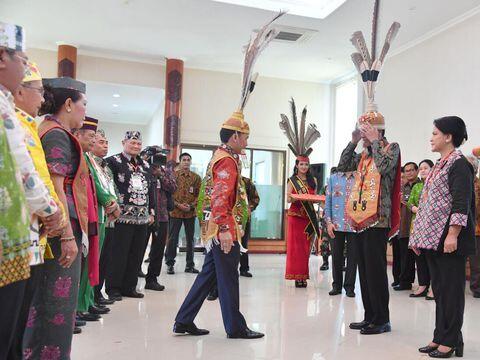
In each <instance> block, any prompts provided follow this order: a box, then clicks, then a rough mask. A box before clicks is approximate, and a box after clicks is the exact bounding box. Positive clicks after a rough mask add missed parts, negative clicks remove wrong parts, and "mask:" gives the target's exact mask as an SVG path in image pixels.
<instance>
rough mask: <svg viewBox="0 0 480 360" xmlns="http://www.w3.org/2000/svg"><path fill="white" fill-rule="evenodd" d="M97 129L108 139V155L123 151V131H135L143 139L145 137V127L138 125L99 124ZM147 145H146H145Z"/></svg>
mask: <svg viewBox="0 0 480 360" xmlns="http://www.w3.org/2000/svg"><path fill="white" fill-rule="evenodd" d="M99 128H100V129H103V130H104V131H105V135H106V137H107V139H108V143H109V149H108V155H109V156H110V155H114V154H118V153H119V152H121V151H122V150H123V147H122V140H123V138H124V137H125V131H129V130H137V131H140V132H141V133H142V136H143V137H144V138H145V137H146V135H147V126H145V125H138V124H116V123H111V122H100V123H99ZM146 145H147V144H146Z"/></svg>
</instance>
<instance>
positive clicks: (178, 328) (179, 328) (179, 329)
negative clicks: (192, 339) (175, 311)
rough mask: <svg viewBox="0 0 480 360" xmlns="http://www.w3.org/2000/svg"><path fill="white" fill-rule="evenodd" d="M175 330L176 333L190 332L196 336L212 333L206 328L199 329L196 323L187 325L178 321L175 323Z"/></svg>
mask: <svg viewBox="0 0 480 360" xmlns="http://www.w3.org/2000/svg"><path fill="white" fill-rule="evenodd" d="M173 332H174V333H175V334H190V335H195V336H202V335H208V334H210V331H208V330H206V329H199V328H197V325H195V324H194V323H191V324H188V325H185V324H180V323H178V322H175V324H174V325H173Z"/></svg>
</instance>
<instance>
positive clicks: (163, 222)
mask: <svg viewBox="0 0 480 360" xmlns="http://www.w3.org/2000/svg"><path fill="white" fill-rule="evenodd" d="M166 155H167V150H163V149H162V148H161V147H159V146H149V147H147V148H146V149H145V150H144V151H142V157H143V158H144V159H145V160H146V161H147V162H148V164H149V165H150V174H151V175H152V176H151V180H152V184H151V186H153V188H154V207H155V222H154V223H153V224H152V225H150V228H149V232H148V234H150V233H151V234H152V244H151V247H150V253H149V255H148V258H149V259H150V263H149V265H148V272H147V275H146V279H145V280H146V283H145V289H147V290H155V291H162V290H164V289H165V286H163V285H160V284H159V282H158V280H157V278H158V276H160V272H161V270H162V262H163V255H164V253H165V245H166V242H167V234H168V219H169V216H168V212H169V211H171V210H173V207H174V205H173V193H174V192H175V191H176V190H177V183H176V181H175V176H174V174H173V169H174V167H175V161H173V160H171V161H169V162H168V163H167V156H166ZM147 241H148V240H147Z"/></svg>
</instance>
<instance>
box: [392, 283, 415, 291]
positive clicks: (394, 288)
mask: <svg viewBox="0 0 480 360" xmlns="http://www.w3.org/2000/svg"><path fill="white" fill-rule="evenodd" d="M393 290H395V291H402V290H412V284H408V285H403V284H399V285H397V286H394V287H393Z"/></svg>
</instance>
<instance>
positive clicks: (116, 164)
mask: <svg viewBox="0 0 480 360" xmlns="http://www.w3.org/2000/svg"><path fill="white" fill-rule="evenodd" d="M122 144H123V152H122V153H120V154H117V155H114V156H111V157H109V158H107V159H106V161H107V164H108V166H109V168H110V170H111V171H112V174H113V180H114V181H115V185H116V187H117V189H118V198H119V199H118V200H119V205H120V208H121V215H120V217H119V218H118V220H117V222H116V224H115V246H113V250H112V259H111V268H110V269H109V273H108V274H107V284H106V290H107V294H108V296H109V297H110V298H111V299H112V300H121V299H122V296H126V297H134V298H142V297H143V294H141V293H138V292H137V291H136V286H137V274H138V270H139V269H140V266H141V263H142V260H143V259H142V257H143V251H144V249H145V241H148V239H147V229H148V225H149V224H151V223H153V219H154V217H153V215H154V210H153V209H154V201H153V193H152V191H151V187H149V186H148V181H147V178H148V176H149V166H148V164H147V163H146V162H144V161H143V160H142V159H141V158H140V156H139V154H140V151H141V150H142V137H141V134H140V132H138V131H127V132H126V134H125V139H124V140H123V141H122Z"/></svg>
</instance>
